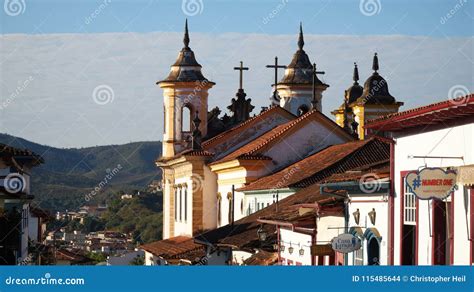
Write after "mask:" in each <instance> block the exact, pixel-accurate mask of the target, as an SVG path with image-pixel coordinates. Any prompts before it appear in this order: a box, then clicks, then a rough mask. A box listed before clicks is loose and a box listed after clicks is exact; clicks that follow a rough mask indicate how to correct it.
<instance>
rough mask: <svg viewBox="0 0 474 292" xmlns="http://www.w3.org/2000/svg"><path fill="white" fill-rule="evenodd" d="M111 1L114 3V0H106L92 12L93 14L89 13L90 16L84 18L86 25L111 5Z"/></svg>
mask: <svg viewBox="0 0 474 292" xmlns="http://www.w3.org/2000/svg"><path fill="white" fill-rule="evenodd" d="M110 3H112V0H104V1H103V2H102V3H101V4H100V5H99V6H97V8H96V9H95V10H94V11H92V12H91V14H89V16H87V17H86V18H85V19H84V23H85V24H86V25H88V24H91V23H92V22H93V21H94V20H95V19H96V18H97V17H98V16H99V15H100V14H101V13H102V11H104V9H105V8H107V6H109V4H110Z"/></svg>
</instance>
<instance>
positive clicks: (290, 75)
mask: <svg viewBox="0 0 474 292" xmlns="http://www.w3.org/2000/svg"><path fill="white" fill-rule="evenodd" d="M303 47H304V38H303V27H302V25H301V24H300V33H299V37H298V50H297V51H296V53H295V54H294V55H293V59H292V60H291V63H290V64H289V65H288V66H287V67H286V69H285V75H284V76H283V79H282V80H281V81H280V82H279V83H277V84H276V89H277V92H278V96H279V97H280V106H281V107H282V108H284V109H286V110H288V111H289V112H291V113H293V114H294V115H298V116H299V115H302V114H304V113H306V112H308V111H310V110H312V109H313V108H316V109H317V110H319V111H322V105H321V100H322V97H323V91H325V90H326V88H328V87H329V85H327V84H325V83H323V82H322V81H321V80H319V78H318V77H317V76H316V74H323V73H324V72H318V71H316V65H315V64H311V61H310V60H309V57H308V55H307V54H306V52H305V51H304V50H303Z"/></svg>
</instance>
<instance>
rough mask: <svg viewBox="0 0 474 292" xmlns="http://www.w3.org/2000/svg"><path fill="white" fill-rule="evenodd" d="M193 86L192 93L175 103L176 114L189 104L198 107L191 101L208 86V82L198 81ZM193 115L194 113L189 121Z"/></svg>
mask: <svg viewBox="0 0 474 292" xmlns="http://www.w3.org/2000/svg"><path fill="white" fill-rule="evenodd" d="M195 84H196V85H195V86H194V87H193V91H192V92H191V93H190V94H188V95H186V96H185V97H184V98H183V99H182V101H181V102H177V103H175V109H176V111H177V112H179V111H181V110H182V108H183V107H186V106H189V105H190V104H193V105H194V107H195V106H198V105H196V104H195V103H194V102H193V100H195V97H196V96H197V95H198V93H200V92H201V91H202V90H203V89H204V88H205V87H207V86H208V84H209V80H198V81H196V82H195ZM199 100H200V99H199ZM190 109H191V108H190ZM194 114H195V113H191V119H192V118H193V117H194Z"/></svg>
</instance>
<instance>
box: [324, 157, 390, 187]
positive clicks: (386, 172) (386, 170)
mask: <svg viewBox="0 0 474 292" xmlns="http://www.w3.org/2000/svg"><path fill="white" fill-rule="evenodd" d="M367 174H373V175H375V176H376V177H377V178H378V179H384V178H389V177H390V161H389V160H385V161H382V162H381V163H376V164H373V165H367V166H364V167H361V168H356V169H353V170H350V171H346V172H343V173H336V174H333V175H331V176H330V177H328V178H327V179H325V180H324V181H323V182H322V183H335V182H348V181H358V180H360V179H361V178H362V176H364V175H367Z"/></svg>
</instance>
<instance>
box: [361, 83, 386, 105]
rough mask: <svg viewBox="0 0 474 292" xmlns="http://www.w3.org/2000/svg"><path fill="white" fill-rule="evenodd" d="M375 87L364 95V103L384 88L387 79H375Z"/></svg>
mask: <svg viewBox="0 0 474 292" xmlns="http://www.w3.org/2000/svg"><path fill="white" fill-rule="evenodd" d="M372 84H373V87H372V88H370V92H369V94H367V96H366V97H364V100H363V102H364V104H365V103H366V102H368V101H369V100H370V99H371V98H372V97H374V96H376V94H377V93H379V91H380V89H382V87H384V86H385V85H386V84H387V81H385V79H381V80H378V81H377V80H374V81H373V83H372Z"/></svg>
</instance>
